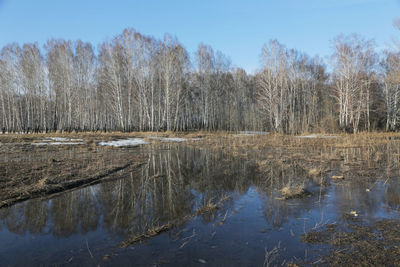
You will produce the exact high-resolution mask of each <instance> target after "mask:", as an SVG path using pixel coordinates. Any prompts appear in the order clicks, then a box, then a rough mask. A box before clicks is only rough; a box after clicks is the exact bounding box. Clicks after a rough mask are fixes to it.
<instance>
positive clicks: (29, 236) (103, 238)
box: [0, 145, 400, 266]
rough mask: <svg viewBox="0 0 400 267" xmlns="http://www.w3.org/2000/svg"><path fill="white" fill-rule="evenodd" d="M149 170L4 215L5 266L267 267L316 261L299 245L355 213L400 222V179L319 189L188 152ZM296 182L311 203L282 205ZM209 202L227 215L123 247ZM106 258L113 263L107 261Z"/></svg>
mask: <svg viewBox="0 0 400 267" xmlns="http://www.w3.org/2000/svg"><path fill="white" fill-rule="evenodd" d="M169 148H171V147H169ZM226 157H228V160H225V159H226ZM148 162H149V164H148V165H147V166H146V168H144V169H143V170H142V171H141V173H139V174H128V175H126V177H125V178H123V179H120V180H114V181H111V182H106V183H102V184H98V185H95V186H91V187H87V188H83V189H79V190H75V191H72V192H69V193H66V194H62V195H59V196H57V197H55V198H53V199H51V200H48V201H45V200H31V201H26V202H23V203H20V204H17V205H14V206H12V207H11V208H8V209H2V210H0V220H1V224H0V225H1V229H0V244H1V246H0V262H2V263H5V264H6V265H7V264H12V265H15V264H17V265H18V264H21V265H22V264H23V265H29V264H31V265H39V264H40V263H43V262H51V263H55V264H62V263H69V264H72V265H79V264H84V263H86V264H104V263H110V264H112V263H113V264H124V263H125V264H132V260H133V259H134V262H135V264H138V265H140V264H143V265H144V266H147V265H150V264H153V263H169V264H170V265H171V266H173V265H187V264H198V263H199V262H198V260H199V259H202V260H205V261H207V263H208V264H210V265H221V264H224V265H235V263H238V262H240V264H242V265H243V266H248V265H260V263H262V262H264V255H265V248H267V249H269V250H270V249H272V248H273V247H274V246H276V245H278V244H279V243H280V247H281V249H280V253H279V257H280V258H279V259H280V260H283V259H287V260H288V259H293V257H296V258H298V259H306V257H308V259H310V258H312V257H313V256H315V254H316V253H317V252H315V251H313V248H315V246H314V247H313V246H311V245H308V244H304V243H301V241H300V238H299V236H301V235H302V234H304V232H307V231H309V230H310V229H312V228H315V227H319V226H322V225H323V224H326V223H334V222H336V223H338V224H339V225H345V223H346V222H347V221H348V220H352V219H354V218H351V217H349V213H350V212H351V211H357V213H358V214H359V217H358V218H356V219H357V220H360V222H362V223H367V224H368V223H372V222H374V221H375V220H378V219H380V218H392V217H398V215H399V213H398V212H397V211H396V210H398V209H399V203H400V197H399V192H400V185H399V180H398V179H391V180H389V181H387V182H386V183H384V182H378V183H376V184H375V182H374V181H369V180H368V181H365V182H362V183H356V182H347V183H333V184H332V185H331V186H328V187H324V188H321V187H319V186H317V185H315V184H313V183H312V181H310V180H309V178H308V176H307V175H305V174H304V171H302V170H301V169H296V168H297V167H296V166H297V165H296V164H294V165H291V164H292V163H291V162H286V164H289V165H290V166H291V168H288V169H287V170H285V171H284V172H283V171H282V170H281V168H279V166H274V165H272V166H269V167H270V170H269V172H268V175H269V176H268V177H265V175H266V174H265V173H263V174H260V173H259V172H258V171H256V170H257V168H256V166H255V165H254V162H255V159H253V158H247V160H243V159H239V158H236V159H235V158H233V157H230V156H227V155H224V154H222V153H219V152H218V153H215V151H212V153H211V151H208V150H207V149H199V148H193V147H187V146H185V145H177V146H176V149H168V150H164V149H163V150H155V151H150V152H149V161H148ZM160 174H162V175H163V176H159V175H160ZM157 175H158V176H157ZM266 178H268V179H269V180H268V181H269V183H268V184H266V183H265V180H266ZM289 180H291V181H293V180H297V181H300V182H302V183H304V184H306V185H307V187H308V190H310V191H312V193H313V194H312V196H311V197H305V198H302V199H291V200H287V201H283V200H282V199H280V198H279V195H278V194H277V190H278V189H280V188H281V187H282V186H284V185H286V184H287V183H288V181H289ZM366 188H372V189H371V191H370V192H367V191H366ZM227 196H230V198H229V200H226V197H227ZM222 200H224V201H223V202H222ZM207 203H219V204H218V205H219V207H220V208H219V209H218V210H216V211H213V212H211V213H207V214H202V215H200V216H197V217H194V218H193V219H192V220H188V221H185V222H184V223H183V224H181V225H179V226H178V227H176V228H174V229H172V230H170V231H168V232H167V233H165V234H162V235H160V236H157V237H155V238H152V239H150V240H147V241H146V242H145V243H143V244H134V245H132V246H130V247H128V248H126V249H119V248H117V247H118V244H119V243H120V242H121V241H123V240H125V239H126V238H128V237H129V236H130V235H132V234H135V235H137V234H140V233H144V232H145V231H146V230H147V229H149V228H151V227H154V226H158V225H162V224H165V223H167V222H170V221H177V220H179V219H180V218H184V217H185V216H188V215H191V214H193V213H194V212H195V210H196V209H197V208H198V207H200V206H203V205H205V204H207ZM89 251H90V252H89ZM106 254H108V255H111V257H110V259H108V260H107V261H104V260H103V257H104V255H106ZM113 254H115V255H113ZM116 254H118V256H117V255H116ZM21 255H24V257H21ZM91 255H93V258H92V256H91ZM26 263H28V264H26Z"/></svg>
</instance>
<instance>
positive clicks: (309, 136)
mask: <svg viewBox="0 0 400 267" xmlns="http://www.w3.org/2000/svg"><path fill="white" fill-rule="evenodd" d="M296 137H297V138H340V136H336V135H322V134H311V135H299V136H296Z"/></svg>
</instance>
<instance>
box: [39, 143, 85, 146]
mask: <svg viewBox="0 0 400 267" xmlns="http://www.w3.org/2000/svg"><path fill="white" fill-rule="evenodd" d="M33 144H34V145H35V146H48V145H56V146H57V145H82V144H83V142H46V143H33Z"/></svg>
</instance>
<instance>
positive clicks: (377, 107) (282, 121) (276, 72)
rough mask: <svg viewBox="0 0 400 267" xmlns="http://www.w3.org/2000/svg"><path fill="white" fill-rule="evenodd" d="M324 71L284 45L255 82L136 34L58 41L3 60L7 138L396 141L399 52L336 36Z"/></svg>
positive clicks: (217, 56) (0, 86) (9, 52)
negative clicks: (332, 136)
mask: <svg viewBox="0 0 400 267" xmlns="http://www.w3.org/2000/svg"><path fill="white" fill-rule="evenodd" d="M332 47H333V49H332V55H331V56H330V57H329V58H327V59H326V62H324V60H323V59H322V58H320V57H318V56H314V57H311V56H309V55H307V54H305V53H302V52H301V51H297V50H294V49H290V48H287V47H286V46H284V45H283V44H281V43H279V42H278V41H277V40H271V41H269V42H267V43H266V44H265V45H264V47H263V48H262V50H261V51H260V57H261V61H260V62H261V65H260V67H259V69H258V71H256V72H255V73H251V74H249V73H246V71H245V70H243V69H241V68H239V67H235V66H234V65H233V64H232V62H231V61H230V59H229V57H228V56H226V55H224V54H223V53H222V52H220V51H214V50H213V48H212V47H210V46H208V45H205V44H200V45H199V46H198V49H197V51H195V52H194V53H193V55H191V54H190V53H189V52H188V51H187V50H186V49H185V47H184V46H183V44H181V43H180V42H179V41H178V39H177V38H176V37H173V36H171V35H168V34H166V35H165V36H164V38H163V39H160V40H159V39H156V38H154V37H151V36H147V35H143V34H141V33H139V32H137V31H135V30H134V29H125V30H124V31H123V32H122V33H121V34H119V35H117V36H115V37H114V38H112V39H110V40H106V41H104V42H103V43H101V44H99V45H98V46H97V47H95V46H93V45H92V44H91V43H87V42H82V41H80V40H77V41H69V40H62V39H50V40H48V41H47V42H46V44H45V45H44V46H43V47H40V46H39V45H38V44H37V43H26V44H23V45H22V46H21V45H19V44H16V43H13V44H9V45H7V46H5V47H3V48H2V49H1V53H0V132H24V133H32V132H54V131H67V132H70V131H77V132H81V131H124V132H129V131H196V130H205V131H217V130H224V131H242V130H253V131H272V132H278V133H286V134H300V133H305V132H340V131H346V132H354V133H356V132H359V131H396V130H397V129H399V122H398V120H399V118H400V45H399V46H396V45H395V46H394V47H396V48H392V49H387V50H384V51H380V52H378V50H377V49H376V46H375V44H374V41H373V40H369V39H364V38H363V37H361V36H359V35H356V34H354V35H348V36H344V35H340V36H338V37H336V38H335V39H334V41H333V42H332Z"/></svg>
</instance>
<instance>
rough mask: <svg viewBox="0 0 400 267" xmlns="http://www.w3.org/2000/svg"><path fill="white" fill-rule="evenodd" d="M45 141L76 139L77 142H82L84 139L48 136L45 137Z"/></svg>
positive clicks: (69, 140)
mask: <svg viewBox="0 0 400 267" xmlns="http://www.w3.org/2000/svg"><path fill="white" fill-rule="evenodd" d="M43 141H45V142H48V141H57V142H71V141H76V142H82V141H83V140H82V139H70V138H63V137H48V138H46V139H44V140H43Z"/></svg>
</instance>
